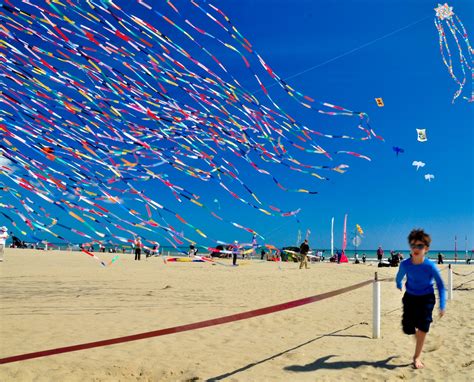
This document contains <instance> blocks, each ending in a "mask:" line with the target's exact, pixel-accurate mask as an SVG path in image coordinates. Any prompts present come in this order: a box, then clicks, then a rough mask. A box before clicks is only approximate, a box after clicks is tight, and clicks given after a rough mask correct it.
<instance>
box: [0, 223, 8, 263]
mask: <svg viewBox="0 0 474 382" xmlns="http://www.w3.org/2000/svg"><path fill="white" fill-rule="evenodd" d="M8 236H9V235H8V228H7V227H5V226H3V227H1V228H0V261H3V252H4V249H5V242H6V241H7V239H8Z"/></svg>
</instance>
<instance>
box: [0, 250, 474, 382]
mask: <svg viewBox="0 0 474 382" xmlns="http://www.w3.org/2000/svg"><path fill="white" fill-rule="evenodd" d="M96 255H97V256H99V257H100V258H101V259H102V260H103V261H105V262H109V261H110V260H111V259H112V257H113V256H114V254H108V253H107V254H102V253H101V254H99V253H96ZM221 262H222V264H225V265H222V264H216V265H213V264H210V263H167V264H165V263H164V261H163V259H162V258H155V257H153V258H148V259H145V258H144V257H142V260H141V261H140V262H138V261H134V260H133V256H132V255H122V254H120V257H119V258H118V260H117V261H116V262H115V263H113V264H111V265H110V266H108V267H106V268H104V267H101V266H100V264H99V262H98V261H96V260H94V259H93V258H91V257H89V256H87V255H85V254H83V253H80V252H67V251H47V252H45V251H34V250H19V249H6V251H5V261H4V262H3V263H0V275H1V277H0V293H1V301H2V302H1V325H0V343H1V346H0V357H2V358H3V357H7V356H12V355H18V354H23V353H30V352H35V351H40V350H46V349H51V348H56V347H62V346H68V345H75V344H80V343H85V342H91V341H97V340H103V339H109V338H114V337H120V336H125V335H130V334H136V333H141V332H147V331H152V330H158V329H162V328H168V327H173V326H177V325H183V324H188V323H193V322H197V321H202V320H206V319H211V318H217V317H221V316H225V315H230V314H235V313H240V312H245V311H249V310H253V309H258V308H263V307H267V306H270V305H274V304H279V303H284V302H287V301H291V300H295V299H300V298H304V297H309V296H313V295H316V294H319V293H324V292H329V291H332V290H335V289H339V288H343V287H346V286H350V285H353V284H357V283H359V282H362V281H365V280H369V279H373V277H374V272H375V271H378V273H379V277H380V278H383V277H393V276H394V275H395V274H396V271H397V269H396V268H377V267H376V266H375V264H365V265H362V264H360V265H354V264H344V265H336V264H329V263H315V264H311V268H310V269H309V270H299V269H298V264H296V263H282V264H281V267H279V266H278V264H277V263H274V262H261V261H259V260H253V261H245V262H241V266H239V267H231V266H227V265H229V264H230V262H229V261H227V260H222V261H221ZM453 267H454V270H455V272H457V273H459V274H464V275H465V274H470V273H471V272H472V270H473V269H474V268H473V267H472V266H467V265H462V264H456V265H454V266H453ZM442 276H443V279H444V280H445V282H446V283H447V271H446V270H444V271H442ZM472 278H473V275H472V274H470V275H469V276H456V275H455V276H454V285H455V287H456V286H460V288H459V289H456V290H455V291H454V300H452V301H448V306H447V313H446V315H445V317H443V318H442V319H438V318H437V316H436V318H435V321H434V323H433V325H432V330H431V332H430V334H429V335H428V337H427V343H426V346H425V350H424V357H423V359H424V362H425V365H426V369H423V370H414V369H413V368H412V367H411V366H410V363H411V357H412V353H413V350H414V341H413V339H412V338H409V337H408V336H405V335H403V333H402V331H401V328H400V315H401V297H402V295H401V293H400V292H399V291H398V290H397V289H396V288H395V285H394V283H392V282H384V283H382V326H381V334H382V338H380V339H372V338H371V336H372V286H371V285H369V286H365V287H363V288H360V289H357V290H355V291H351V292H348V293H345V294H342V295H339V296H336V297H333V298H329V299H326V300H323V301H319V302H315V303H312V304H308V305H304V306H301V307H297V308H294V309H289V310H285V311H283V312H278V313H274V314H269V315H265V316H261V317H256V318H250V319H246V320H242V321H238V322H232V323H227V324H224V325H218V326H213V327H209V328H204V329H198V330H193V331H188V332H183V333H177V334H171V335H167V336H162V337H156V338H150V339H145V340H140V341H135V342H129V343H124V344H117V345H112V346H106V347H100V348H95V349H89V350H82V351H77V352H71V353H66V354H59V355H54V356H48V357H44V358H38V359H33V360H27V361H22V362H15V363H10V364H5V365H1V366H0V380H2V381H198V380H221V379H223V380H228V381H315V380H317V381H334V380H336V379H338V380H341V381H361V380H364V381H381V380H387V381H388V380H390V381H393V380H399V379H400V380H419V381H422V380H423V381H447V380H449V381H468V380H472V375H473V374H474V358H473V356H472V344H473V343H474V341H473V339H474V338H473V333H474V325H473V322H472V312H473V311H474V303H473V302H474V298H473V294H472V288H473V282H472ZM461 284H462V285H461ZM435 310H436V311H437V307H436V308H435Z"/></svg>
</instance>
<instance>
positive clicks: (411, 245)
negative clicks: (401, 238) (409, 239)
mask: <svg viewBox="0 0 474 382" xmlns="http://www.w3.org/2000/svg"><path fill="white" fill-rule="evenodd" d="M410 247H411V248H412V249H415V248H416V249H423V248H425V245H424V244H410Z"/></svg>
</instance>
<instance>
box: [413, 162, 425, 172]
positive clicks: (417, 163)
mask: <svg viewBox="0 0 474 382" xmlns="http://www.w3.org/2000/svg"><path fill="white" fill-rule="evenodd" d="M425 164H426V163H424V162H422V161H419V160H414V161H413V163H412V165H413V166H415V167H416V171H418V170H419V169H420V167H425Z"/></svg>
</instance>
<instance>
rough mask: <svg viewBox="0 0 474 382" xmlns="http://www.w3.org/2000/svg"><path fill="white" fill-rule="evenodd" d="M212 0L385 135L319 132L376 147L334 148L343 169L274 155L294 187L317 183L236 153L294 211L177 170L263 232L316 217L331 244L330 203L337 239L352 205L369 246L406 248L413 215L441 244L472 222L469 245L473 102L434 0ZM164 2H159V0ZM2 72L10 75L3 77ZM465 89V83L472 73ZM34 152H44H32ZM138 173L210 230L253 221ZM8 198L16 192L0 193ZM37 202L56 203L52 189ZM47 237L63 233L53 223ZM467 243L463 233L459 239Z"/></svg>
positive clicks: (250, 83) (264, 196)
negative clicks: (307, 167)
mask: <svg viewBox="0 0 474 382" xmlns="http://www.w3.org/2000/svg"><path fill="white" fill-rule="evenodd" d="M122 3H123V2H120V1H117V4H121V5H123V6H124V7H125V8H127V9H128V11H129V12H130V13H135V14H138V15H140V16H141V17H144V18H146V17H148V18H149V19H150V20H153V17H150V16H149V15H148V16H146V15H145V13H144V11H143V8H142V7H139V8H136V5H133V4H134V2H130V3H128V5H125V4H122ZM150 3H151V1H150ZM174 3H175V4H176V5H177V6H178V7H179V8H180V9H182V10H183V9H184V11H187V12H188V13H187V15H189V16H190V19H192V18H191V16H192V14H191V13H190V12H191V8H188V9H186V6H185V3H186V2H184V1H176V2H174ZM14 4H20V2H19V1H16V2H14ZM214 4H215V5H217V6H218V7H219V8H221V9H222V10H223V11H224V12H225V13H226V14H227V15H228V16H229V17H230V19H231V20H232V21H233V23H234V24H235V25H236V26H237V27H238V29H239V31H240V32H241V33H242V34H243V35H244V36H245V37H246V38H247V39H248V40H249V41H250V42H251V44H252V45H253V47H254V48H255V49H256V50H257V51H258V53H259V54H260V55H261V56H262V57H263V58H264V59H265V61H266V62H267V63H268V64H269V65H270V66H271V67H272V69H273V70H274V71H276V72H277V73H278V74H279V75H280V77H282V78H284V79H287V82H288V83H289V84H290V85H291V86H292V87H293V88H296V89H298V90H299V91H301V92H302V93H304V94H306V95H309V96H311V97H313V98H315V99H317V100H321V101H326V102H329V103H332V104H336V105H341V106H344V107H346V108H348V109H350V110H358V111H364V112H366V113H368V114H369V116H370V121H371V126H372V127H373V128H374V130H375V131H376V132H377V133H378V134H379V135H381V136H383V137H384V138H385V142H380V141H378V140H375V139H373V140H371V141H368V142H363V143H361V142H348V141H344V142H341V141H336V140H328V139H322V140H321V141H320V144H321V145H323V146H324V147H325V148H326V149H328V150H334V151H335V150H347V151H356V152H361V153H363V154H365V155H368V156H370V157H371V158H372V161H370V162H368V161H365V160H363V159H358V158H355V157H352V156H337V157H336V158H335V161H334V162H337V163H345V164H348V165H349V166H350V168H349V171H348V172H347V173H345V174H338V173H335V172H331V173H330V174H327V175H328V176H329V177H330V180H329V181H320V180H317V179H315V178H313V177H310V176H306V175H304V174H300V173H297V172H293V171H289V170H288V169H287V168H283V167H281V166H280V167H279V166H274V167H271V170H272V173H273V174H274V175H275V176H277V177H278V179H279V180H280V181H281V182H282V183H284V184H286V185H291V186H292V188H304V189H308V190H316V191H318V192H319V193H318V194H317V195H307V194H302V193H288V192H283V191H281V190H280V189H279V188H278V187H277V186H276V185H275V184H274V183H273V182H272V181H271V179H269V178H268V177H264V176H260V175H258V174H257V173H256V172H255V171H253V170H252V169H251V168H250V167H249V166H248V164H245V163H241V164H240V165H239V170H240V171H241V179H242V180H244V181H245V183H246V184H247V185H248V186H249V187H250V188H251V189H252V190H254V191H255V193H256V194H257V195H258V196H259V197H260V198H261V200H262V202H263V204H264V205H265V206H268V205H269V204H273V205H276V206H278V207H280V208H281V209H282V210H296V209H298V208H301V212H300V213H299V214H298V215H297V217H296V218H295V217H285V218H284V217H269V216H266V215H264V214H261V213H259V212H257V211H256V210H255V209H253V208H251V207H249V206H246V205H245V204H242V203H239V202H238V201H236V200H235V199H234V198H232V197H230V196H229V195H228V194H226V193H224V192H222V190H221V189H219V187H217V186H216V185H215V184H210V183H203V182H197V181H196V180H194V179H190V178H189V177H187V176H185V175H184V174H181V173H179V172H178V171H174V172H173V171H172V170H169V169H168V170H167V171H168V172H169V176H170V178H172V179H173V180H175V181H176V183H177V184H179V185H182V186H184V187H189V188H190V189H193V190H195V192H196V193H198V194H199V195H201V199H200V200H201V201H203V202H206V203H207V204H208V205H210V206H211V207H213V208H214V209H216V212H218V213H219V214H221V215H222V216H223V217H225V218H226V219H227V220H231V221H235V222H238V223H240V224H242V225H245V226H249V227H251V228H253V229H255V230H256V231H258V232H259V233H260V234H262V235H263V236H264V237H265V242H267V243H273V244H276V245H293V244H295V240H296V236H297V232H298V230H299V229H300V230H301V231H302V234H303V236H304V233H305V231H306V230H307V229H310V230H311V236H310V241H311V243H310V244H311V245H312V246H313V247H325V248H327V247H329V240H330V221H331V217H333V216H334V217H335V236H336V238H335V240H336V246H337V247H340V246H341V236H342V224H343V217H344V214H345V213H347V214H348V215H349V218H348V227H349V229H351V230H353V229H354V226H355V224H356V223H357V224H360V225H361V226H362V228H363V229H364V231H365V237H364V239H363V241H362V245H361V247H362V248H367V249H370V248H376V247H377V246H378V245H379V244H381V245H383V246H384V248H387V249H389V248H398V249H403V248H405V247H406V236H407V234H408V232H409V231H410V230H411V229H412V228H414V227H423V228H425V229H426V230H427V231H428V232H429V233H430V234H431V235H432V238H433V245H432V246H433V248H434V249H452V247H453V240H454V236H455V235H457V236H458V240H460V241H461V242H462V243H463V242H464V236H465V235H467V236H468V240H469V243H470V244H469V247H470V248H472V247H473V246H474V191H473V189H474V188H473V176H474V154H473V151H472V147H473V143H474V136H473V125H474V124H473V121H474V118H473V117H474V114H473V107H474V104H473V103H467V102H466V101H465V100H462V99H460V98H459V99H458V100H457V102H456V103H455V104H452V103H451V98H452V95H453V93H454V92H455V91H456V89H457V87H456V84H455V83H454V82H453V81H452V79H451V77H450V76H449V74H448V71H447V69H446V67H445V66H444V65H443V62H442V58H441V55H440V52H439V43H438V33H437V30H436V28H435V26H434V23H433V18H434V14H435V12H434V10H433V8H434V7H436V4H437V3H436V2H433V1H425V0H418V1H416V2H413V1H409V0H406V1H405V0H403V1H402V0H401V1H392V0H387V1H384V2H383V3H381V2H378V1H347V0H346V1H343V0H339V1H310V0H308V1H277V0H272V1H263V0H261V1H246V0H238V1H237V0H230V1H216V2H215V3H214ZM450 5H452V6H454V12H455V13H456V14H457V15H458V16H459V17H460V18H461V20H462V21H463V23H464V25H465V27H466V28H467V30H468V32H470V33H471V36H474V4H473V3H472V2H466V1H463V2H460V1H459V2H455V3H451V4H450ZM18 6H19V5H18ZM155 9H160V8H159V7H158V6H156V8H155ZM197 17H198V19H199V17H201V16H197ZM154 25H155V26H157V25H156V24H154ZM158 25H160V24H158ZM160 27H161V25H160ZM163 28H166V26H163ZM392 32H393V33H392ZM384 36H385V37H384ZM176 38H177V37H176V36H174V38H173V40H174V41H177V40H176ZM473 39H474V37H473ZM471 40H472V39H471ZM472 42H473V41H471V43H472ZM183 44H185V42H183ZM210 44H211V43H210ZM212 47H213V46H212V44H211V46H210V48H212ZM451 48H452V53H453V62H454V67H455V70H459V68H460V66H459V60H458V59H457V57H456V52H457V51H456V49H455V45H454V43H452V42H451ZM220 52H221V53H222V55H221V56H219V59H220V60H222V62H225V64H226V67H227V68H228V69H230V70H232V73H233V75H234V76H235V77H236V78H238V79H239V81H240V82H241V83H242V85H243V86H244V87H246V88H247V89H248V90H250V91H254V92H255V95H256V96H257V97H260V96H262V94H261V92H260V91H259V88H258V84H257V83H256V82H255V80H254V79H253V78H252V77H250V76H249V74H248V72H247V71H246V70H245V68H244V67H243V65H242V61H241V60H240V59H238V58H235V55H232V54H231V53H229V52H227V51H226V52H222V50H221V51H220ZM264 84H265V85H266V86H267V87H268V88H269V90H270V94H271V95H272V97H274V98H275V99H276V100H277V101H278V103H279V104H280V105H281V106H282V107H284V109H285V110H287V111H288V112H289V113H290V114H291V115H292V116H293V117H295V118H296V119H298V120H299V121H301V122H302V123H304V124H306V125H308V126H309V127H311V128H313V129H314V130H323V131H326V132H331V131H332V129H334V132H335V133H341V132H345V131H346V129H347V133H351V135H352V133H354V132H355V128H354V127H355V126H356V124H357V121H356V120H355V119H350V118H345V117H334V116H321V115H315V113H311V112H308V111H307V110H306V109H305V108H303V107H301V106H300V105H298V104H296V103H295V102H294V100H293V99H292V98H290V97H288V96H287V95H286V93H285V92H284V91H283V90H281V88H279V87H278V86H272V85H273V83H272V81H271V79H270V78H269V77H266V78H265V81H264ZM3 86H6V83H2V87H3ZM9 86H10V85H9ZM465 91H466V92H467V93H465V95H467V96H469V95H470V92H471V84H470V83H469V84H467V86H466V90H465ZM376 97H382V98H383V100H384V103H385V106H384V107H383V108H379V107H377V105H376V103H375V100H374V98H376ZM417 128H418V129H421V128H423V129H426V131H427V136H428V141H427V142H425V143H420V142H418V141H417V139H416V138H417V135H416V129H417ZM393 146H398V147H401V148H403V149H404V150H405V152H404V153H401V154H400V155H398V156H396V155H395V152H394V151H393V150H392V147H393ZM31 155H32V156H33V157H35V154H31ZM299 158H300V159H301V160H302V161H306V162H307V163H311V164H313V163H314V164H328V163H326V162H324V161H322V160H321V158H320V157H316V158H315V156H311V155H301V156H300V157H299ZM414 160H420V161H423V162H425V163H426V166H425V167H424V168H420V170H418V171H416V169H415V168H414V167H413V166H412V162H413V161H414ZM237 163H238V162H235V164H237ZM426 173H430V174H434V175H435V179H434V180H433V181H432V182H428V181H426V180H425V179H424V177H423V175H424V174H426ZM0 180H1V181H2V183H3V184H4V185H11V183H9V182H10V181H9V180H8V179H5V177H4V176H3V175H0ZM143 187H144V189H147V191H149V192H150V193H152V195H153V199H154V200H156V201H157V202H159V203H161V204H163V205H165V206H167V207H168V208H170V209H172V210H174V211H177V212H179V213H180V214H182V215H183V216H186V219H187V220H188V221H190V222H191V224H193V225H194V226H196V227H198V228H200V229H201V230H203V231H205V232H206V233H208V234H209V236H210V237H212V238H214V239H218V240H222V241H226V242H230V241H233V240H234V239H238V240H240V241H244V242H248V241H250V240H251V235H250V234H248V233H245V232H243V231H241V230H238V229H236V228H234V227H233V226H231V225H229V224H224V223H220V222H219V221H218V220H216V219H215V218H213V217H212V216H210V215H209V214H208V213H207V212H205V211H203V210H202V209H200V208H198V207H196V206H194V205H192V204H191V203H189V202H187V201H186V200H184V201H183V202H178V201H177V200H176V199H175V198H174V197H173V195H171V194H170V193H169V192H165V190H164V189H163V188H159V187H157V188H154V187H155V186H153V185H144V186H143ZM16 188H17V189H21V187H18V186H16ZM22 193H24V195H23V196H25V197H26V196H27V195H28V194H27V192H26V191H22ZM247 196H248V195H247ZM214 200H218V201H219V203H217V202H214ZM0 203H5V204H7V203H18V201H17V200H13V199H9V196H8V195H7V194H2V199H0ZM124 203H126V204H127V206H128V207H129V208H134V209H135V208H136V209H139V208H142V211H144V210H143V205H142V204H138V203H136V202H135V201H134V200H133V199H132V198H124ZM42 205H43V206H44V207H45V208H49V207H48V206H49V204H48V203H47V202H43V204H42ZM219 207H220V210H217V208H219ZM112 208H113V207H112ZM5 211H6V210H5ZM117 211H121V213H126V212H124V210H120V209H117ZM55 214H56V216H58V217H60V221H61V222H62V224H64V225H66V226H77V227H78V228H79V229H81V230H82V231H84V232H88V233H89V234H90V233H91V232H90V231H87V229H85V228H84V227H81V226H80V225H78V223H77V221H75V220H74V219H72V218H71V217H69V216H67V214H65V213H64V211H62V210H59V209H58V210H57V212H55ZM125 216H128V217H129V215H125ZM169 223H170V224H172V225H174V226H176V228H177V229H178V231H181V230H182V231H183V232H184V234H185V235H186V236H188V237H189V238H191V239H193V240H196V241H198V242H199V243H200V244H206V245H212V242H211V241H206V240H203V239H202V238H201V237H200V236H199V235H197V234H196V233H195V232H193V231H192V230H190V229H188V228H186V227H181V226H180V225H179V222H178V221H177V220H176V219H175V220H172V219H171V218H170V220H169ZM4 224H5V225H8V226H9V227H11V223H10V222H9V221H8V220H7V219H5V218H4V216H2V215H0V225H4ZM20 226H21V224H20ZM19 228H20V229H19V230H17V232H16V233H17V234H18V232H19V231H20V230H25V231H28V229H26V227H25V226H21V227H19ZM54 229H57V231H55V232H58V233H60V234H61V235H64V236H66V237H67V238H68V239H69V240H71V241H73V242H77V241H81V240H80V238H79V237H78V236H75V235H72V234H70V233H67V232H66V231H64V230H61V229H60V228H58V227H55V228H54ZM116 234H119V233H116ZM144 235H145V236H147V237H149V238H153V239H156V240H158V241H163V240H162V233H160V232H157V233H155V234H150V233H148V232H144ZM47 238H48V239H49V240H52V241H54V238H52V237H51V236H49V237H47ZM164 244H166V243H164ZM463 246H464V244H461V248H463Z"/></svg>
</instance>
